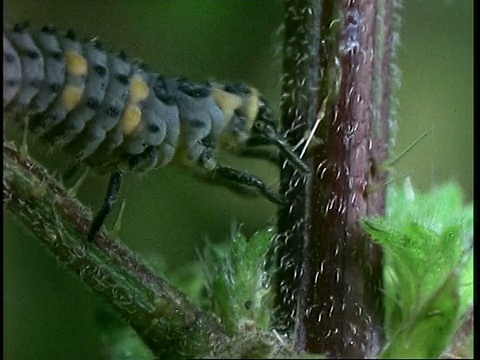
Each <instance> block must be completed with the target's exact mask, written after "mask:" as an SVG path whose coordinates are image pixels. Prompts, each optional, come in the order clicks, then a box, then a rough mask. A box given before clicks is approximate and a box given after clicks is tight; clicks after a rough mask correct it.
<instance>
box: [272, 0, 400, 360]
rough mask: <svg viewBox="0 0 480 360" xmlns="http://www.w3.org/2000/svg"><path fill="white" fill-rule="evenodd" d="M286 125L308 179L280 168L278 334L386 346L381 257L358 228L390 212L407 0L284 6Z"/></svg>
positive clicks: (335, 349)
mask: <svg viewBox="0 0 480 360" xmlns="http://www.w3.org/2000/svg"><path fill="white" fill-rule="evenodd" d="M285 6H286V10H285V43H284V57H285V58H284V79H283V91H282V93H283V94H284V98H283V103H282V112H283V119H282V121H283V126H284V128H285V129H286V131H287V134H288V138H289V140H290V142H291V143H292V144H298V148H299V149H301V150H302V152H303V153H305V154H306V156H307V159H308V160H307V161H308V163H309V166H310V169H311V174H310V175H308V176H305V175H302V174H299V173H297V172H295V171H294V170H293V169H292V168H290V167H289V166H285V167H284V168H283V169H282V174H281V191H282V192H283V193H285V194H286V196H287V198H288V199H289V206H285V207H283V208H282V209H280V211H279V218H278V229H279V233H280V235H279V240H278V242H279V246H278V259H279V269H280V270H279V274H278V287H279V293H278V298H277V303H278V305H279V312H278V314H279V327H283V328H285V329H286V330H292V327H293V325H295V339H296V344H297V349H298V350H301V351H309V352H314V353H326V354H328V355H330V356H334V357H372V356H375V355H377V354H378V352H379V351H380V349H381V347H382V345H383V312H384V310H383V304H382V296H383V294H382V292H381V286H382V251H381V249H380V247H379V246H378V245H376V244H373V243H372V241H371V239H369V238H368V237H367V236H366V235H365V233H364V232H363V231H362V229H361V227H360V224H359V220H360V219H361V218H363V217H365V216H375V215H383V214H384V211H385V194H386V192H385V190H386V189H385V183H386V179H387V173H386V166H385V165H386V161H387V157H388V147H389V142H390V140H391V135H392V134H391V129H392V123H393V122H392V109H391V107H392V106H391V103H392V101H391V92H392V84H393V83H394V82H393V81H392V78H393V74H394V70H395V68H394V67H393V65H392V58H393V56H394V50H395V45H396V43H397V32H396V30H398V29H397V27H398V23H399V21H398V18H397V15H396V11H397V8H398V6H399V4H398V0H342V1H337V0H285Z"/></svg>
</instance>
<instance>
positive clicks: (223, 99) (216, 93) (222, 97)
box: [212, 89, 242, 123]
mask: <svg viewBox="0 0 480 360" xmlns="http://www.w3.org/2000/svg"><path fill="white" fill-rule="evenodd" d="M212 96H213V100H214V101H215V102H216V103H217V105H218V106H219V107H220V109H221V110H222V112H223V116H224V117H225V120H226V122H227V123H228V122H229V121H230V119H231V117H232V115H233V113H234V111H235V110H237V109H238V108H239V107H240V106H241V105H242V99H241V98H240V96H238V95H235V94H231V93H229V92H227V91H224V90H221V89H213V92H212Z"/></svg>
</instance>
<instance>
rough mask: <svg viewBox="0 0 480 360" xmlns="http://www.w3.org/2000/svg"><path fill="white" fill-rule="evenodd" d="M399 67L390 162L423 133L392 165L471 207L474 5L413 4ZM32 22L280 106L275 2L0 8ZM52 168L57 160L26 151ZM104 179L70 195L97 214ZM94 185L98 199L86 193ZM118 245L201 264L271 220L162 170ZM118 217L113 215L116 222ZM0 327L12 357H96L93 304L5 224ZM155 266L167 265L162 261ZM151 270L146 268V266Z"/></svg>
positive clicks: (266, 211)
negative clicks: (448, 184) (234, 236)
mask: <svg viewBox="0 0 480 360" xmlns="http://www.w3.org/2000/svg"><path fill="white" fill-rule="evenodd" d="M402 18H403V26H402V30H401V36H400V38H401V46H400V48H399V51H398V65H399V67H400V70H401V74H402V76H401V84H402V85H401V89H400V91H399V93H398V101H399V106H398V110H397V119H398V128H399V130H398V136H397V147H396V150H395V151H396V152H397V153H400V152H401V151H402V150H403V149H405V148H406V147H407V146H409V145H410V144H411V143H412V142H414V141H415V139H416V138H418V137H419V136H420V135H421V134H422V133H423V132H424V131H426V130H428V129H430V128H431V127H434V129H433V132H432V133H430V134H429V135H428V136H427V138H425V139H424V140H422V141H421V142H420V143H419V144H418V145H417V146H415V147H414V149H413V150H412V151H410V153H409V154H408V155H407V156H405V158H403V159H402V160H401V161H400V163H399V164H398V165H397V166H396V171H395V177H396V178H397V179H398V180H400V181H401V180H402V179H403V177H404V176H405V175H410V176H411V178H412V180H413V184H414V185H415V186H416V187H417V188H419V189H421V190H428V189H429V188H431V187H432V186H434V185H436V184H440V183H443V182H445V181H452V180H453V181H457V182H459V183H460V184H461V186H462V187H463V189H464V190H465V193H466V196H467V200H471V199H472V197H473V0H462V1H443V0H408V1H406V2H405V4H404V8H403V11H402ZM26 19H29V20H31V21H32V24H33V25H34V27H39V26H41V25H42V24H44V23H52V24H54V25H55V26H56V27H57V28H59V29H69V28H72V29H74V30H76V32H77V34H78V35H79V38H83V37H94V36H98V37H100V39H101V40H102V42H103V43H104V44H105V47H106V48H107V49H109V50H119V49H125V50H126V52H127V54H129V55H130V56H131V57H140V58H142V59H144V60H145V61H147V63H148V64H149V67H150V69H152V70H155V71H158V72H160V73H162V74H165V75H167V76H177V75H183V76H186V77H189V78H192V79H194V80H205V79H209V78H216V79H219V80H239V81H244V82H246V83H250V84H253V85H255V86H256V87H258V88H259V89H261V90H262V91H263V93H264V94H265V95H266V96H267V98H269V99H270V102H271V103H272V104H273V105H274V106H277V107H278V99H279V97H280V81H279V79H280V74H281V57H280V53H281V51H280V49H281V39H280V36H279V35H278V30H279V28H280V25H281V20H282V2H281V1H279V0H257V1H253V0H252V1H246V0H229V1H218V0H202V1H198V0H175V1H172V0H170V1H131V0H130V1H125V0H124V1H118V0H117V1H85V0H77V1H59V0H57V1H55V0H48V1H45V0H44V1H33V0H28V1H27V0H6V1H5V2H4V20H5V22H6V23H8V24H14V23H15V22H20V21H24V20H26ZM30 148H31V153H32V155H33V156H34V157H36V158H37V159H39V160H41V161H44V162H45V163H47V164H48V166H49V167H50V166H51V167H52V168H55V167H61V168H63V169H64V166H65V164H63V165H58V163H57V160H58V159H61V156H60V157H58V156H55V155H54V156H49V155H47V154H46V153H45V148H42V147H41V146H40V147H37V146H31V147H30ZM225 162H228V163H230V164H235V166H236V167H237V168H239V169H248V170H249V171H251V172H253V173H255V174H258V175H259V176H260V177H262V178H263V179H264V180H266V182H267V183H268V184H270V185H271V186H273V187H276V186H277V184H278V177H277V175H276V174H275V172H274V171H273V169H272V168H271V167H269V166H265V164H264V163H262V162H252V161H241V162H233V161H232V159H231V158H227V157H226V158H225ZM106 181H107V179H106V178H104V177H99V176H94V175H93V176H90V177H89V179H88V180H87V181H86V183H85V184H84V186H82V188H81V191H80V193H79V197H80V198H81V199H82V200H84V201H85V202H86V203H88V204H91V205H92V207H94V208H97V207H98V206H99V205H100V203H101V201H102V199H103V196H104V188H105V186H106ZM92 189H95V190H94V191H92ZM123 194H124V198H125V199H126V208H125V213H124V216H123V221H122V229H121V238H122V239H123V240H124V241H125V242H127V243H128V246H129V247H131V248H132V249H133V250H135V251H137V252H138V253H140V254H142V255H144V256H146V257H147V258H149V259H159V260H158V261H160V262H162V260H161V258H163V259H167V260H163V262H164V263H166V264H167V265H168V266H169V267H170V268H173V269H174V268H177V267H179V266H181V265H183V264H189V263H191V262H193V261H194V260H195V259H196V248H198V247H201V246H202V243H203V241H204V239H205V238H208V239H210V240H211V241H213V242H220V241H224V240H226V239H227V238H228V235H229V233H230V230H231V228H232V224H234V223H236V224H244V225H243V230H244V232H245V233H246V234H247V235H250V234H251V233H252V232H254V231H255V230H257V229H262V228H264V227H266V226H267V225H269V224H272V223H273V221H274V216H275V207H274V206H272V205H270V204H269V203H267V202H266V201H265V200H264V199H262V198H258V199H248V198H247V199H245V198H242V197H240V196H238V195H236V194H233V193H231V192H229V191H228V190H226V189H223V188H219V187H214V186H211V185H208V184H204V183H200V182H198V181H196V180H195V179H193V178H192V177H191V176H190V175H189V174H186V173H184V172H183V171H181V170H180V169H176V168H172V167H167V168H166V169H163V170H157V171H152V172H150V173H148V175H146V176H139V177H130V178H128V180H127V181H126V184H125V186H124V189H123ZM113 218H114V216H113V217H111V218H110V221H109V224H111V223H112V222H111V220H112V219H113ZM4 235H5V242H4V254H5V255H4V261H5V263H4V271H5V277H4V291H5V294H4V317H5V318H4V321H5V322H4V330H5V333H4V334H5V355H6V358H7V359H11V360H17V359H86V358H88V359H102V358H104V357H103V356H102V353H101V350H100V349H101V343H100V339H99V330H98V329H97V327H96V326H95V314H96V313H97V311H98V309H99V307H100V306H101V303H100V301H99V300H98V299H97V298H96V297H95V295H94V294H92V293H91V292H90V291H88V289H86V288H85V287H84V286H83V285H81V283H80V282H79V281H77V280H76V279H75V278H74V277H72V276H70V275H69V274H66V273H65V272H64V271H62V270H61V269H59V266H58V264H57V263H56V262H55V260H54V259H53V258H52V257H50V256H49V255H48V254H47V251H46V250H45V249H44V248H43V247H42V246H41V245H40V244H39V242H38V241H37V240H35V239H34V238H32V237H31V236H30V235H28V234H27V233H25V232H24V231H23V229H22V228H21V226H19V225H18V224H16V223H15V222H13V220H12V218H11V217H10V216H9V214H6V215H5V230H4ZM163 262H162V263H163ZM153 265H155V264H153Z"/></svg>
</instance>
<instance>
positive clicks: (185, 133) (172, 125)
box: [3, 25, 225, 171]
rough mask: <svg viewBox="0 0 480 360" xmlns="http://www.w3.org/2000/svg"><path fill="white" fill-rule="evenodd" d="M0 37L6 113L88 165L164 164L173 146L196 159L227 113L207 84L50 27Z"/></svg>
mask: <svg viewBox="0 0 480 360" xmlns="http://www.w3.org/2000/svg"><path fill="white" fill-rule="evenodd" d="M3 38H4V45H3V56H4V68H3V76H4V82H3V107H4V111H5V112H6V113H7V114H14V115H16V116H19V117H21V118H22V119H23V118H28V126H29V128H30V129H31V130H32V131H34V132H35V133H39V134H41V136H42V137H44V138H45V139H46V140H48V141H50V142H51V143H52V144H54V145H55V146H58V147H64V148H65V149H66V150H67V151H68V152H70V153H72V154H74V155H75V156H77V157H78V159H79V160H82V161H85V162H86V163H87V164H89V165H91V166H93V167H97V168H100V169H103V170H104V171H110V169H111V168H112V167H118V166H120V165H121V164H123V163H125V164H127V166H128V167H130V168H135V169H144V168H149V167H152V166H165V165H166V164H168V163H169V162H170V161H171V160H172V159H173V157H174V155H175V153H176V152H177V150H178V147H179V146H183V147H184V148H185V153H186V156H187V157H188V158H189V159H190V160H193V161H196V160H198V158H199V157H200V155H201V153H202V152H203V151H204V150H205V145H204V142H205V141H209V142H212V143H214V144H216V143H218V138H219V136H220V133H221V132H222V130H223V128H224V126H225V117H224V113H223V112H222V110H221V108H220V107H219V106H218V105H217V104H216V103H215V102H214V97H213V96H212V91H213V90H212V85H211V84H196V83H191V82H189V81H186V80H183V79H173V80H166V79H164V78H163V77H162V76H161V75H158V74H153V73H150V72H146V71H144V69H143V68H142V66H141V65H139V64H136V63H132V62H129V61H128V60H127V59H126V57H125V56H124V55H123V54H122V53H120V54H112V53H106V52H104V51H103V50H102V49H101V46H100V44H99V43H98V41H94V40H92V41H89V42H83V43H80V42H78V41H76V40H75V38H74V36H73V33H72V32H67V33H66V34H65V35H59V34H57V33H56V32H55V30H54V29H53V28H52V27H50V26H44V27H43V28H42V29H41V30H40V31H38V32H36V31H26V29H25V27H24V26H18V25H17V26H15V27H13V28H12V29H9V28H7V29H4V34H3ZM180 133H181V135H182V140H181V141H182V144H180Z"/></svg>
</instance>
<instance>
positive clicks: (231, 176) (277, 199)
mask: <svg viewBox="0 0 480 360" xmlns="http://www.w3.org/2000/svg"><path fill="white" fill-rule="evenodd" d="M213 172H214V174H215V176H218V177H220V178H222V179H225V180H228V181H232V182H235V183H237V184H242V185H245V186H249V187H252V188H255V189H257V190H258V192H259V193H260V194H262V195H263V196H264V197H265V198H266V199H268V200H269V201H271V202H273V203H274V204H277V205H282V204H284V203H285V200H284V199H283V197H282V196H281V195H279V194H277V193H275V192H274V191H272V190H271V189H270V188H269V187H268V186H267V185H266V184H265V183H264V182H263V181H262V180H260V179H259V178H257V177H256V176H254V175H252V174H249V173H246V172H242V171H239V170H236V169H234V168H231V167H229V166H224V165H220V164H217V165H216V166H215V168H214V169H213Z"/></svg>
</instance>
